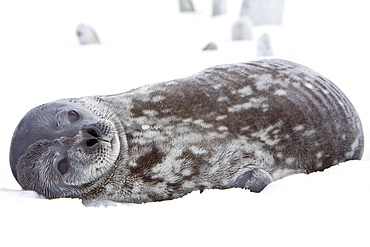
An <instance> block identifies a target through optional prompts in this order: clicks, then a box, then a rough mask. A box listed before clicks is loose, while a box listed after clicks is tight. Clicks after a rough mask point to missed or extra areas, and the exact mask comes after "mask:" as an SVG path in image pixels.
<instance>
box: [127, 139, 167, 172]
mask: <svg viewBox="0 0 370 247" xmlns="http://www.w3.org/2000/svg"><path fill="white" fill-rule="evenodd" d="M164 157H165V154H164V153H162V152H160V151H159V149H158V148H157V147H156V146H153V148H152V150H151V151H150V152H149V153H146V154H144V155H142V156H140V157H139V158H138V159H137V160H136V164H137V166H135V167H132V168H131V172H132V173H144V174H147V173H148V172H149V171H150V169H151V168H153V167H154V166H155V165H157V164H160V163H162V162H163V159H164Z"/></svg>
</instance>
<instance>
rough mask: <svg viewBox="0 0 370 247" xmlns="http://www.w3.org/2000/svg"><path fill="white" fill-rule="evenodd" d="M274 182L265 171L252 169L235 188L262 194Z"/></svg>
mask: <svg viewBox="0 0 370 247" xmlns="http://www.w3.org/2000/svg"><path fill="white" fill-rule="evenodd" d="M272 181H274V179H273V178H272V177H271V175H270V174H269V173H268V172H266V171H265V170H262V169H259V168H252V169H250V170H249V171H247V172H246V173H244V174H243V175H241V176H240V177H239V178H238V179H237V181H236V183H235V184H234V187H239V188H245V189H249V190H250V191H252V192H260V191H262V190H263V189H264V188H265V187H266V186H267V185H268V184H269V183H271V182H272Z"/></svg>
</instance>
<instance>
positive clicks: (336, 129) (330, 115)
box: [11, 59, 364, 202]
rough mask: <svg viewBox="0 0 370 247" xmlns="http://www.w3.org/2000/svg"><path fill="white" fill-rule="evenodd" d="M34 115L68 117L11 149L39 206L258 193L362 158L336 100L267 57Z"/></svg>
mask: <svg viewBox="0 0 370 247" xmlns="http://www.w3.org/2000/svg"><path fill="white" fill-rule="evenodd" d="M50 104H54V105H55V106H49V107H46V106H48V105H50ZM60 105H63V106H60ZM41 107H42V108H43V109H45V108H46V109H49V108H51V109H57V110H53V111H52V112H54V115H55V114H56V113H58V112H60V111H62V112H65V111H67V112H68V113H67V116H68V119H69V120H70V121H69V122H70V123H69V124H71V126H72V127H71V128H72V129H73V131H72V130H70V129H68V126H67V124H65V126H66V127H62V128H61V131H62V132H60V133H59V134H48V135H45V136H44V137H34V138H32V139H31V140H30V141H29V143H27V141H26V144H22V145H24V148H22V149H19V150H18V151H17V152H15V151H14V152H13V153H16V154H13V155H12V151H11V165H12V170H13V173H14V175H15V176H16V178H17V180H18V182H19V183H20V184H21V185H22V187H23V188H24V189H32V190H35V191H37V192H38V193H40V194H43V195H44V196H46V197H48V198H55V197H79V198H83V199H85V200H95V199H110V200H115V201H122V202H149V201H159V200H167V199H173V198H178V197H181V196H183V195H185V194H187V193H189V192H191V191H194V190H200V191H202V190H204V189H211V188H217V189H226V188H230V187H243V188H248V189H251V190H252V191H260V190H262V189H263V188H264V187H265V186H266V185H267V184H268V183H270V182H272V181H274V180H276V179H279V178H282V177H284V176H286V175H289V174H295V173H300V172H305V173H310V172H314V171H321V170H323V169H325V168H328V167H330V166H332V165H335V164H338V163H340V162H343V161H346V160H352V159H361V156H362V153H363V145H364V140H363V133H362V127H361V122H360V119H359V117H358V115H357V113H356V110H355V109H354V107H353V106H352V104H351V103H350V102H349V100H348V99H347V98H346V97H345V95H344V94H343V93H342V92H341V91H340V90H339V89H338V88H337V87H336V86H335V85H334V84H333V83H331V82H330V81H329V80H327V79H326V78H324V77H322V76H321V75H319V74H318V73H316V72H314V71H312V70H310V69H308V68H306V67H304V66H301V65H298V64H295V63H292V62H288V61H283V60H276V59H274V60H260V61H254V62H249V63H240V64H231V65H221V66H216V67H213V68H209V69H206V70H204V71H202V72H200V73H198V74H195V75H193V76H191V77H188V78H184V79H178V80H174V81H170V82H166V83H158V84H153V85H149V86H145V87H141V88H138V89H135V90H132V91H129V92H126V93H123V94H117V95H111V96H96V97H84V98H80V99H71V100H62V101H56V102H53V103H49V104H47V105H44V106H41ZM39 108H40V107H39ZM71 110H74V111H76V112H80V114H78V118H79V119H78V120H76V119H77V118H75V117H74V115H73V114H74V113H73V112H72V113H73V114H70V112H71ZM33 111H35V110H33ZM43 111H45V110H40V109H38V110H37V112H38V115H43V114H44V115H48V116H49V115H50V114H51V113H50V110H48V111H47V112H45V113H42V112H43ZM84 111H85V113H83V112H84ZM81 112H82V113H81ZM28 115H30V116H34V115H35V113H34V112H32V111H31V112H30V113H29V114H28ZM59 115H63V114H59ZM64 115H65V114H64ZM30 116H28V117H27V115H26V117H25V119H24V120H22V121H23V122H24V123H23V124H22V122H21V123H20V125H19V126H18V129H17V130H16V132H15V134H14V138H13V144H12V148H13V149H15V147H14V146H16V143H18V142H17V138H18V136H21V135H24V129H22V126H25V125H27V123H29V122H27V118H31V119H32V121H33V122H35V120H34V118H35V117H30ZM71 116H72V117H71ZM49 118H50V117H49ZM49 118H48V119H49ZM51 118H53V116H52V117H51ZM29 121H31V120H29ZM42 121H45V120H39V121H36V122H42ZM53 121H54V120H53ZM53 121H52V122H53ZM61 121H62V122H63V121H65V120H61ZM66 122H68V121H66ZM53 124H54V123H53ZM44 125H48V126H50V123H47V124H44ZM73 126H75V127H73ZM89 126H93V127H89ZM23 128H24V127H23ZM51 128H52V127H48V129H51ZM91 129H93V131H91ZM22 131H23V132H22ZM30 131H31V132H32V130H30ZM63 131H64V132H63ZM22 133H23V134H22ZM53 133H54V132H53ZM67 133H68V134H67ZM36 136H38V135H37V134H36ZM38 139H39V140H38ZM94 140H95V141H94ZM55 143H57V144H55ZM19 145H20V144H19ZM23 149H25V151H22V150H23ZM61 160H62V161H61ZM66 170H67V171H66Z"/></svg>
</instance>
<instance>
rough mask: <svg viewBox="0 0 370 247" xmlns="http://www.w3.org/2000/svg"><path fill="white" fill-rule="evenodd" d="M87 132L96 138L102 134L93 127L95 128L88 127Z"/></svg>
mask: <svg viewBox="0 0 370 247" xmlns="http://www.w3.org/2000/svg"><path fill="white" fill-rule="evenodd" d="M86 132H87V133H88V134H89V135H91V136H92V137H95V138H99V137H100V135H99V133H98V131H97V130H95V129H93V128H89V129H87V130H86Z"/></svg>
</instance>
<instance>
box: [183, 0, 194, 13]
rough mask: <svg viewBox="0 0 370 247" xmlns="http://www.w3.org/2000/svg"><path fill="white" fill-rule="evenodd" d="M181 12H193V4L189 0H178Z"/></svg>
mask: <svg viewBox="0 0 370 247" xmlns="http://www.w3.org/2000/svg"><path fill="white" fill-rule="evenodd" d="M180 10H181V12H194V5H193V2H192V1H191V0H180Z"/></svg>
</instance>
